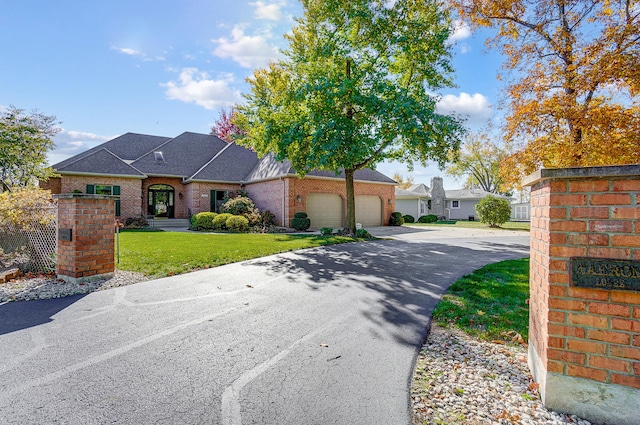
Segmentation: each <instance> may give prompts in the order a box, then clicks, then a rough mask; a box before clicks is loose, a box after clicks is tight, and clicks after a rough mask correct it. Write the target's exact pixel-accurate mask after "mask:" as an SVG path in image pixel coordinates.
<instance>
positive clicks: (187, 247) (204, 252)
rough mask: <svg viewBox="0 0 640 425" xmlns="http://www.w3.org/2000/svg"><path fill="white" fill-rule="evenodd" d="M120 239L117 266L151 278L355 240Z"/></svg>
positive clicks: (167, 235) (129, 235) (143, 235)
mask: <svg viewBox="0 0 640 425" xmlns="http://www.w3.org/2000/svg"><path fill="white" fill-rule="evenodd" d="M119 237H120V262H119V263H118V264H116V267H117V268H118V269H120V270H127V271H135V272H141V273H144V274H145V275H147V276H149V277H154V278H155V277H163V276H172V275H177V274H182V273H188V272H191V271H195V270H201V269H205V268H210V267H216V266H221V265H223V264H229V263H235V262H237V261H243V260H249V259H252V258H257V257H263V256H266V255H271V254H277V253H280V252H286V251H293V250H297V249H302V248H313V247H317V246H323V245H333V244H338V243H345V242H353V241H354V240H356V239H353V238H350V237H345V236H319V235H283V234H246V233H239V234H233V233H230V234H200V233H179V232H128V231H127V232H122V233H120V236H119Z"/></svg>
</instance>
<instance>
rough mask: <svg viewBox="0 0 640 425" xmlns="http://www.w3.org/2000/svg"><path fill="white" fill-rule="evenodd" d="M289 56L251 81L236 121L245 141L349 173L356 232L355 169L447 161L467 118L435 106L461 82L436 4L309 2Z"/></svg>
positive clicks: (305, 165) (304, 165)
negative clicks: (454, 79) (381, 164)
mask: <svg viewBox="0 0 640 425" xmlns="http://www.w3.org/2000/svg"><path fill="white" fill-rule="evenodd" d="M302 5H303V12H304V14H303V16H302V18H300V19H298V21H297V22H298V24H297V26H295V27H294V29H293V31H292V33H291V34H288V35H287V36H286V38H287V39H288V41H289V47H288V49H286V50H285V51H284V54H285V56H286V58H285V59H284V60H281V61H279V62H277V63H272V64H271V65H270V66H269V67H268V68H266V69H260V70H257V71H255V72H254V74H253V76H252V77H251V78H249V80H248V81H249V84H250V88H251V90H250V92H249V93H248V94H247V95H246V96H245V97H246V99H247V102H246V103H245V104H244V105H243V106H241V107H240V108H239V112H240V114H239V115H238V116H237V117H236V120H235V122H236V123H238V124H240V126H241V127H242V128H243V129H244V130H245V131H246V133H247V135H246V137H245V138H243V139H240V140H239V142H240V143H242V144H245V145H248V146H251V147H252V148H253V149H255V150H256V152H258V153H259V154H261V155H265V154H267V153H273V154H275V156H276V158H277V159H279V160H283V159H288V160H290V161H291V163H292V165H293V167H294V168H295V169H296V171H297V172H298V173H299V174H300V175H304V174H305V173H307V172H308V171H310V170H312V169H324V170H331V171H335V172H336V173H339V172H341V171H344V174H345V176H346V194H347V223H346V228H348V229H349V230H350V231H352V232H353V231H355V196H354V185H353V175H354V172H355V171H356V170H359V169H363V168H366V167H374V166H375V165H376V164H377V163H379V162H381V161H383V160H397V161H403V162H406V163H407V164H408V165H409V167H412V166H413V164H414V163H420V164H422V165H426V162H427V161H428V160H433V161H436V162H437V163H438V164H439V165H440V166H444V164H445V162H446V161H447V153H448V152H449V151H451V150H454V151H455V150H457V149H458V147H459V143H460V137H461V134H462V133H463V132H464V129H463V127H462V124H461V121H460V120H459V119H458V118H456V117H452V116H445V115H441V114H438V113H437V111H436V102H437V100H438V98H437V96H436V95H434V94H433V93H435V92H436V91H437V90H439V89H441V88H443V87H449V86H452V80H451V73H452V68H451V65H450V57H451V53H450V45H449V44H448V43H447V39H448V37H449V34H450V31H451V21H450V19H449V17H448V15H447V12H446V10H445V8H444V7H443V5H442V3H441V2H440V1H437V0H397V1H395V2H389V1H386V0H373V1H372V0H351V1H348V2H347V1H342V0H326V1H311V0H303V1H302Z"/></svg>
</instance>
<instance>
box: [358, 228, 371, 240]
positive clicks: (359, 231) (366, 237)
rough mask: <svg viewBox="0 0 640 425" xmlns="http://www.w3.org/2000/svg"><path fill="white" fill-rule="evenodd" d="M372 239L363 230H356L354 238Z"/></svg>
mask: <svg viewBox="0 0 640 425" xmlns="http://www.w3.org/2000/svg"><path fill="white" fill-rule="evenodd" d="M372 237H373V236H371V233H369V232H367V231H366V230H365V229H358V230H356V238H360V239H371V238H372Z"/></svg>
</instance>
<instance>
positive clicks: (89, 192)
mask: <svg viewBox="0 0 640 425" xmlns="http://www.w3.org/2000/svg"><path fill="white" fill-rule="evenodd" d="M95 193H96V187H95V186H94V185H92V184H88V185H87V195H93V194H95Z"/></svg>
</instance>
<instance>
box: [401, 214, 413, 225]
mask: <svg viewBox="0 0 640 425" xmlns="http://www.w3.org/2000/svg"><path fill="white" fill-rule="evenodd" d="M402 218H404V222H405V223H415V222H416V219H415V218H413V216H412V215H409V214H407V215H403V216H402Z"/></svg>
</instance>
